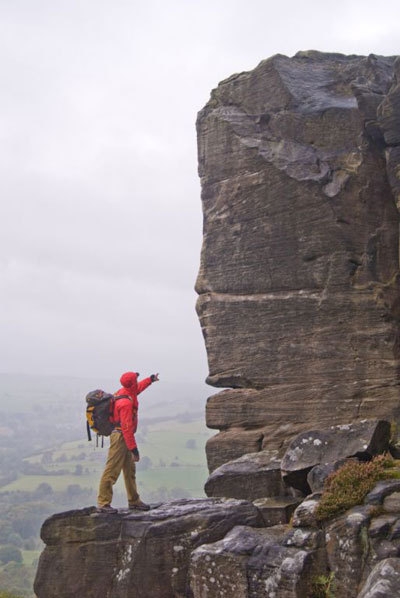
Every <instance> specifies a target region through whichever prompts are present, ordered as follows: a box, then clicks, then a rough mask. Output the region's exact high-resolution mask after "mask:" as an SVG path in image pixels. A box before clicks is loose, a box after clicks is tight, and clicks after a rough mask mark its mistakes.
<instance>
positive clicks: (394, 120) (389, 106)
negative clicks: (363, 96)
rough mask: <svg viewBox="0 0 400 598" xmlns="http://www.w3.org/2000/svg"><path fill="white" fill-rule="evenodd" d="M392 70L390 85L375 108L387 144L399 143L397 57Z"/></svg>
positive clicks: (399, 102) (399, 69) (399, 85)
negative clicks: (392, 75) (376, 108)
mask: <svg viewBox="0 0 400 598" xmlns="http://www.w3.org/2000/svg"><path fill="white" fill-rule="evenodd" d="M394 71H395V73H394V77H393V83H392V86H391V88H390V89H389V91H388V93H387V94H386V96H385V98H384V99H383V101H382V103H381V104H380V106H379V107H378V110H377V116H378V124H379V128H380V129H381V131H382V132H383V136H384V139H385V141H386V143H387V145H400V60H399V59H398V58H397V59H396V62H395V65H394Z"/></svg>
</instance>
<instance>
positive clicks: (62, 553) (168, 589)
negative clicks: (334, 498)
mask: <svg viewBox="0 0 400 598" xmlns="http://www.w3.org/2000/svg"><path fill="white" fill-rule="evenodd" d="M236 525H247V526H252V527H257V526H261V525H264V523H263V520H262V516H261V514H260V513H259V511H258V510H257V509H256V508H255V507H254V506H253V505H252V504H251V503H249V502H246V501H235V500H224V499H203V500H181V501H175V502H173V503H170V504H168V505H162V506H160V507H158V508H156V509H153V510H151V511H149V512H145V513H143V512H141V513H140V512H138V513H130V512H129V511H120V512H119V513H118V514H112V515H104V514H98V513H96V512H95V509H94V508H90V509H84V510H81V511H74V512H68V513H61V514H58V515H54V516H53V517H51V518H50V519H48V520H47V521H46V522H45V523H44V525H43V527H42V533H41V535H42V539H43V541H44V542H45V544H46V548H45V550H44V551H43V553H42V555H41V557H40V563H39V567H38V572H37V576H36V581H35V593H36V595H37V597H38V598H77V597H83V596H85V598H149V597H150V596H152V597H154V598H169V597H170V598H174V597H178V596H182V597H183V596H190V595H191V594H190V590H189V584H188V566H189V557H190V553H191V551H192V550H194V549H195V548H197V547H198V546H201V545H202V544H204V543H210V542H215V541H217V540H220V539H222V538H223V537H224V536H225V535H226V534H227V533H228V532H229V531H230V530H231V529H232V528H233V527H234V526H236Z"/></svg>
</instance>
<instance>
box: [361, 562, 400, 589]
mask: <svg viewBox="0 0 400 598" xmlns="http://www.w3.org/2000/svg"><path fill="white" fill-rule="evenodd" d="M395 596H400V559H398V558H389V559H385V560H383V561H381V562H380V563H378V564H377V565H375V567H374V569H373V570H372V571H371V573H370V575H369V576H368V579H367V581H366V582H365V584H364V587H363V588H362V590H361V592H360V593H359V594H358V596H357V598H389V597H390V598H394V597H395Z"/></svg>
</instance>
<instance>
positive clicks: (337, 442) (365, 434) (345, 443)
mask: <svg viewBox="0 0 400 598" xmlns="http://www.w3.org/2000/svg"><path fill="white" fill-rule="evenodd" d="M389 440H390V423H389V422H387V421H383V420H375V419H374V420H363V421H360V422H356V423H351V424H343V425H340V426H331V427H330V428H328V429H323V430H311V431H309V432H305V433H303V434H299V435H298V436H297V437H296V438H295V439H294V440H293V441H292V442H291V444H290V445H289V447H288V449H287V451H286V453H285V454H284V456H283V458H282V463H281V468H282V474H283V478H284V480H285V482H286V484H288V485H289V486H292V487H293V488H297V489H299V490H301V491H303V492H304V493H305V494H309V492H310V487H309V485H308V482H307V475H308V473H309V472H310V470H311V469H312V468H313V467H315V466H316V465H319V464H322V465H325V464H327V463H337V462H338V461H341V460H343V459H345V458H347V457H357V458H358V459H361V460H369V459H371V458H372V457H373V456H374V455H377V454H381V453H383V452H385V451H386V450H388V447H389Z"/></svg>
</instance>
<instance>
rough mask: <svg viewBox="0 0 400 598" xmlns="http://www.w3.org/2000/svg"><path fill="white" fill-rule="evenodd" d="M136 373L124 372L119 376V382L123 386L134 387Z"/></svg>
mask: <svg viewBox="0 0 400 598" xmlns="http://www.w3.org/2000/svg"><path fill="white" fill-rule="evenodd" d="M137 378H138V375H137V373H136V372H125V374H122V376H121V378H120V382H121V384H122V386H123V387H124V388H136V387H137Z"/></svg>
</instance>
